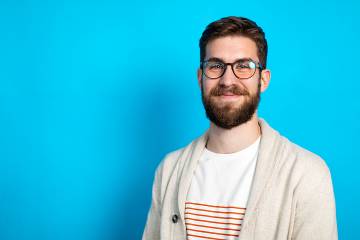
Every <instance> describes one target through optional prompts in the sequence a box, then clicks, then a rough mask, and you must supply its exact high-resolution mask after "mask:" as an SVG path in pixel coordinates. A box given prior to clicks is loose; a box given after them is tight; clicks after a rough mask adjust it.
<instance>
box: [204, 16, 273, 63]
mask: <svg viewBox="0 0 360 240" xmlns="http://www.w3.org/2000/svg"><path fill="white" fill-rule="evenodd" d="M234 35H235V36H244V37H248V38H250V39H251V40H253V41H254V42H255V43H256V47H257V55H258V58H259V61H260V63H261V65H262V67H263V68H266V58H267V51H268V46H267V41H266V38H265V33H264V31H263V30H262V29H261V27H259V26H258V25H257V24H256V23H255V22H254V21H251V20H250V19H247V18H244V17H233V16H232V17H225V18H221V19H219V20H217V21H215V22H212V23H210V24H209V25H208V26H207V27H206V29H205V30H204V32H203V33H202V35H201V38H200V41H199V47H200V62H202V61H204V58H205V53H206V45H207V44H208V43H209V42H210V41H211V40H214V39H216V38H220V37H226V36H234Z"/></svg>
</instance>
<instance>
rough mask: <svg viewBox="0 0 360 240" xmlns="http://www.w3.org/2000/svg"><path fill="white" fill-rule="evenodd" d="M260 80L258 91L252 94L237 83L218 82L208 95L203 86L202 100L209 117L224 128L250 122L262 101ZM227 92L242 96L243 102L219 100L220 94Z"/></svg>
mask: <svg viewBox="0 0 360 240" xmlns="http://www.w3.org/2000/svg"><path fill="white" fill-rule="evenodd" d="M260 87H261V85H260V81H259V83H258V87H257V92H256V93H255V94H250V93H249V91H248V90H247V89H245V88H240V87H239V86H237V85H231V86H226V87H225V86H223V85H220V84H218V85H217V86H215V87H214V88H213V89H211V91H210V93H209V95H208V96H205V94H204V89H203V86H201V97H202V102H203V105H204V108H205V111H206V116H207V118H208V119H209V120H210V121H211V122H213V123H214V124H215V125H216V126H218V127H220V128H224V129H231V128H233V127H236V126H239V125H241V124H244V123H246V122H248V121H249V120H250V119H251V118H252V117H253V115H254V113H255V111H256V110H257V108H258V105H259V102H260ZM225 93H232V94H234V95H238V96H242V97H241V98H243V99H242V103H241V104H239V103H238V102H230V103H226V102H225V103H224V102H219V101H217V100H218V99H219V96H221V95H223V94H225Z"/></svg>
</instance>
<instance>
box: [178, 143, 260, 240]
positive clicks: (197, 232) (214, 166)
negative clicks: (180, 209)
mask: <svg viewBox="0 0 360 240" xmlns="http://www.w3.org/2000/svg"><path fill="white" fill-rule="evenodd" d="M259 143H260V137H259V138H258V139H257V140H256V141H255V142H254V143H253V144H251V145H250V146H249V147H247V148H245V149H243V150H241V151H239V152H236V153H231V154H219V153H214V152H211V151H209V150H208V149H206V148H205V150H204V152H203V154H202V156H201V157H200V160H199V163H198V165H197V168H196V170H195V174H194V176H193V177H192V179H191V185H190V189H189V192H188V195H187V198H186V203H185V224H186V233H187V239H189V240H194V239H197V240H203V239H219V240H220V239H226V240H227V239H238V237H239V233H240V231H241V225H242V221H243V218H244V215H245V212H246V206H247V201H248V197H249V193H250V189H251V185H252V180H253V176H254V172H255V166H256V160H257V155H258V149H259Z"/></svg>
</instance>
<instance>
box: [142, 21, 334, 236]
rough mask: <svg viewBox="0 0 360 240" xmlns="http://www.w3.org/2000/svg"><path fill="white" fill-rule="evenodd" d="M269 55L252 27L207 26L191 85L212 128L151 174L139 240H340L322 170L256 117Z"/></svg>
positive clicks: (327, 176)
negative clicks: (148, 204)
mask: <svg viewBox="0 0 360 240" xmlns="http://www.w3.org/2000/svg"><path fill="white" fill-rule="evenodd" d="M266 57H267V41H266V39H265V34H264V32H263V31H262V29H261V28H260V27H259V26H257V24H256V23H255V22H253V21H251V20H249V19H246V18H242V17H227V18H222V19H220V20H218V21H215V22H213V23H211V24H209V25H208V26H207V28H206V29H205V31H204V32H203V34H202V37H201V39H200V68H199V69H198V73H197V77H198V82H199V86H200V88H201V93H202V101H203V104H204V107H205V110H206V115H207V117H208V118H209V120H210V121H211V123H210V128H209V129H208V131H207V132H206V133H205V134H204V135H203V136H201V137H200V138H198V139H196V140H194V141H193V142H192V143H190V144H189V145H188V146H186V147H184V148H182V149H179V150H177V151H175V152H172V153H170V154H168V155H167V156H166V157H165V159H164V160H163V161H162V162H161V163H160V165H159V167H158V168H157V170H156V174H155V179H154V185H153V192H152V203H151V208H150V210H149V214H148V218H147V223H146V227H145V230H144V234H143V240H159V239H161V240H180V239H199V240H200V239H245V240H247V239H252V240H253V239H255V240H265V239H266V240H271V239H274V240H275V239H295V240H309V239H319V240H332V239H337V224H336V211H335V199H334V193H333V187H332V181H331V175H330V172H329V169H328V167H327V166H326V164H325V162H324V161H323V160H322V159H321V158H320V157H318V156H317V155H315V154H313V153H311V152H309V151H307V150H305V149H303V148H301V147H299V146H297V145H295V144H294V143H292V142H290V141H289V140H288V139H286V138H285V137H283V136H281V135H280V134H279V133H278V132H277V131H275V130H274V129H272V128H271V127H270V126H269V125H268V124H267V123H266V121H265V120H263V119H259V118H258V115H257V107H258V104H259V101H260V93H261V92H264V91H265V90H266V89H267V87H268V86H269V81H270V71H269V70H268V69H267V68H266Z"/></svg>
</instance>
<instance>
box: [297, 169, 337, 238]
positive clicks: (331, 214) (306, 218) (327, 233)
mask: <svg viewBox="0 0 360 240" xmlns="http://www.w3.org/2000/svg"><path fill="white" fill-rule="evenodd" d="M320 176H321V175H320ZM318 177H319V176H318ZM305 184H306V186H305ZM302 185H303V186H302V190H303V191H302V192H301V193H300V194H299V195H298V199H297V202H296V213H295V222H294V229H293V234H292V238H291V239H293V240H337V239H338V232H337V224H336V208H335V197H334V191H333V185H332V181H331V175H330V171H329V170H328V168H327V167H326V168H325V171H324V169H323V174H322V177H320V178H308V179H307V180H306V181H304V182H303V183H302Z"/></svg>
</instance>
